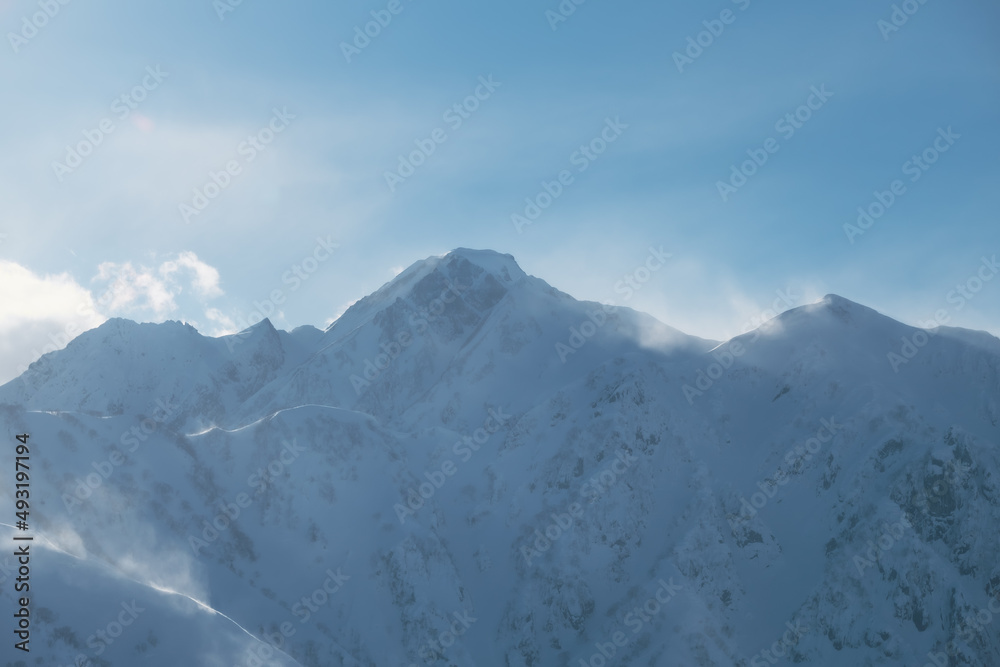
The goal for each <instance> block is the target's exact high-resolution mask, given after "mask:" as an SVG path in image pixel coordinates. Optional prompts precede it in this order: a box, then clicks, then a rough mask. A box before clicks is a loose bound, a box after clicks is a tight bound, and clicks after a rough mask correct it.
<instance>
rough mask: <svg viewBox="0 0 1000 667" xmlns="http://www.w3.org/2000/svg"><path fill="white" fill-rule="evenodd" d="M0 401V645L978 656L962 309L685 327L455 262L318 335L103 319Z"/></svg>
mask: <svg viewBox="0 0 1000 667" xmlns="http://www.w3.org/2000/svg"><path fill="white" fill-rule="evenodd" d="M893 355H895V356H893ZM0 415H2V420H3V424H4V426H5V436H4V437H6V438H7V441H8V443H9V446H8V447H5V448H4V451H7V452H8V454H9V455H8V457H7V459H8V460H7V461H6V462H4V463H3V464H2V468H3V469H4V470H7V471H8V472H7V473H5V474H7V475H8V477H9V478H11V479H12V478H13V465H14V463H13V454H12V453H11V452H13V447H14V445H15V444H16V441H15V439H14V438H15V435H17V434H20V433H28V434H30V439H29V443H30V445H31V465H32V475H31V485H32V486H31V494H32V501H31V502H32V521H33V525H34V527H35V535H36V540H35V543H34V546H33V547H32V549H33V551H32V553H33V558H32V564H31V567H32V569H31V595H32V606H31V613H32V635H31V637H32V639H31V653H30V654H27V653H22V652H20V651H17V650H15V649H14V648H13V643H14V642H13V640H12V639H11V637H12V634H11V633H10V631H9V630H8V626H9V627H10V628H12V627H13V624H12V623H11V622H10V619H12V618H13V613H14V612H15V610H16V607H15V603H14V600H13V597H14V589H13V581H14V577H16V563H15V559H14V557H13V555H11V556H8V557H7V558H6V560H5V559H4V557H3V556H0V579H2V582H0V591H2V595H3V597H2V598H0V599H2V605H3V611H2V614H0V615H2V616H3V617H4V618H7V619H8V621H7V622H5V624H6V625H2V626H0V627H2V629H3V634H4V636H6V637H7V639H5V640H4V643H3V645H2V647H0V656H2V658H3V659H2V660H0V664H5V665H21V664H23V665H90V664H93V665H125V666H132V665H205V666H216V665H218V666H225V667H230V666H233V665H245V666H247V667H250V666H257V665H282V666H296V665H298V666H316V665H321V666H324V667H325V666H327V665H366V666H367V665H377V666H378V667H385V666H403V667H406V666H409V665H456V666H458V665H461V666H465V665H470V666H471V665H480V666H484V667H485V666H494V665H495V666H503V667H528V666H534V667H543V666H544V667H547V666H549V665H553V666H559V665H567V666H572V667H579V666H580V665H590V666H592V667H600V666H601V665H608V666H610V665H657V666H660V665H663V666H674V665H677V666H685V667H687V666H692V665H706V666H707V665H713V666H714V665H719V666H722V665H725V666H728V665H739V666H741V667H758V666H759V665H769V664H780V663H782V662H788V663H793V662H804V663H806V664H811V665H914V666H916V667H922V666H923V665H925V664H932V665H935V664H936V665H939V666H944V665H976V666H988V665H997V664H1000V563H998V562H997V554H998V553H1000V548H998V547H1000V545H998V541H1000V530H998V528H1000V453H998V449H997V444H996V443H997V442H998V441H1000V340H997V339H996V338H994V337H992V336H989V335H988V334H984V333H982V332H971V331H966V330H961V329H952V328H939V329H934V330H931V331H929V332H925V331H922V330H918V329H914V328H912V327H909V326H906V325H904V324H901V323H899V322H896V321H894V320H892V319H890V318H888V317H885V316H883V315H881V314H879V313H877V312H875V311H873V310H870V309H868V308H866V307H864V306H861V305H858V304H855V303H852V302H850V301H847V300H845V299H842V298H840V297H837V296H832V295H831V296H827V297H825V298H824V299H823V300H821V301H819V302H818V303H815V304H812V305H808V306H804V307H800V308H796V309H793V310H790V311H787V312H785V313H783V314H782V315H780V316H778V317H777V318H775V319H773V320H771V321H770V322H768V323H766V324H765V325H763V326H762V327H761V328H759V329H757V330H754V331H751V332H749V333H747V334H744V335H742V336H739V337H737V338H734V339H732V340H730V341H725V342H721V343H719V342H716V341H707V340H703V339H699V338H696V337H692V336H687V335H685V334H683V333H681V332H679V331H677V330H675V329H672V328H670V327H668V326H666V325H664V324H662V323H660V322H658V321H656V320H655V319H654V318H652V317H649V316H647V315H644V314H642V313H638V312H636V311H633V310H631V309H628V308H616V307H610V306H601V305H599V304H595V303H586V302H580V301H577V300H574V299H573V298H571V297H570V296H568V295H566V294H564V293H562V292H559V291H558V290H556V289H554V288H552V287H550V286H549V285H547V284H546V283H545V282H543V281H541V280H539V279H537V278H533V277H531V276H527V275H525V274H524V272H523V271H522V270H521V269H520V268H519V267H518V266H517V264H516V262H515V261H514V260H513V258H511V257H510V256H508V255H501V254H498V253H494V252H491V251H472V250H465V249H460V250H456V251H453V252H452V253H449V254H448V255H446V256H444V257H435V258H430V259H427V260H424V261H421V262H417V263H416V264H414V265H413V266H411V267H410V268H409V269H407V270H406V271H404V272H403V273H401V274H400V275H399V276H397V277H396V278H395V279H394V280H393V281H392V282H390V283H388V284H387V285H385V286H384V287H382V288H381V289H380V290H378V291H377V292H375V293H374V294H372V295H370V296H368V297H366V298H365V299H362V300H361V301H359V302H358V303H356V304H355V305H354V306H353V307H351V308H350V309H349V310H348V311H347V312H346V313H345V314H344V315H343V316H341V317H340V318H339V319H338V320H337V321H336V322H334V324H333V325H332V326H330V327H329V328H328V329H327V330H326V331H321V330H319V329H315V328H312V327H302V328H299V329H296V330H294V331H292V332H283V331H277V330H275V329H274V327H273V326H272V325H271V323H270V322H269V321H266V320H265V321H263V322H261V323H259V324H257V325H256V326H254V327H252V328H251V329H249V330H247V331H245V332H243V333H241V334H237V335H234V336H229V337H224V338H218V339H213V338H207V337H204V336H202V335H200V334H199V333H198V332H197V331H196V330H194V329H193V328H192V327H190V326H186V325H182V324H179V323H175V322H168V323H165V324H159V325H153V324H135V323H133V322H129V321H125V320H112V321H109V322H107V323H106V324H104V325H103V326H101V327H99V328H97V329H94V330H92V331H89V332H87V333H84V334H83V335H81V336H79V337H78V338H77V339H76V340H74V341H73V342H72V343H70V344H69V346H68V347H67V348H66V349H64V350H62V351H59V352H54V353H52V354H48V355H46V356H45V357H43V358H42V359H41V360H39V361H38V362H36V363H35V364H33V365H32V366H31V367H30V368H29V369H28V371H27V372H26V373H25V374H24V375H23V376H22V377H20V378H18V379H16V380H14V381H12V382H10V383H8V384H6V385H4V386H3V387H0ZM0 489H2V492H0V493H2V495H0V521H2V522H3V523H4V524H5V525H0V540H2V541H3V543H4V544H8V545H10V544H14V542H13V541H12V539H11V538H12V536H13V533H15V532H19V531H16V530H15V529H14V528H12V527H11V526H7V525H6V524H7V523H8V522H9V523H13V522H14V516H15V515H14V512H15V507H14V502H15V500H14V493H13V486H12V484H9V483H6V482H5V483H4V484H3V485H2V486H0ZM7 517H9V521H8V518H7ZM8 552H10V553H11V554H12V553H13V550H12V549H7V548H4V550H3V553H8Z"/></svg>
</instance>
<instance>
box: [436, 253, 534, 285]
mask: <svg viewBox="0 0 1000 667" xmlns="http://www.w3.org/2000/svg"><path fill="white" fill-rule="evenodd" d="M441 259H442V260H443V261H444V262H445V264H446V265H448V264H452V263H455V262H457V261H459V260H464V261H466V262H469V263H470V264H473V265H475V266H478V267H479V268H481V269H483V270H484V271H487V272H488V273H491V274H492V275H493V276H494V277H496V278H498V279H500V280H501V282H505V283H513V282H517V281H518V280H519V279H521V278H524V277H525V275H526V274H525V273H524V271H522V270H521V267H520V266H518V265H517V261H515V260H514V257H513V256H512V255H509V254H506V253H499V252H497V251H495V250H473V249H470V248H455V249H454V250H452V251H451V252H449V253H448V254H447V255H445V256H444V257H442V258H441Z"/></svg>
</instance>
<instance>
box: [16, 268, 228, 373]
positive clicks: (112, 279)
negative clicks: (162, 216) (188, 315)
mask: <svg viewBox="0 0 1000 667" xmlns="http://www.w3.org/2000/svg"><path fill="white" fill-rule="evenodd" d="M91 283H92V285H93V289H92V290H91V289H88V288H86V287H84V286H83V285H80V284H79V283H77V282H76V281H75V280H74V279H73V277H72V276H70V275H69V274H68V273H61V274H57V275H39V274H36V273H34V272H33V271H31V270H30V269H28V268H26V267H24V266H21V265H20V264H17V263H15V262H10V261H0V382H7V381H8V380H11V379H13V378H15V377H17V376H18V375H20V374H21V373H23V372H24V371H25V370H26V369H27V367H28V365H29V364H31V363H32V362H34V361H36V360H37V359H38V358H39V357H41V356H42V355H43V354H46V353H48V352H53V351H55V350H61V349H62V348H64V347H66V345H67V344H68V343H69V342H70V341H71V340H73V339H74V338H76V337H77V336H78V335H80V334H81V333H83V332H84V331H88V330H90V329H93V328H95V327H97V326H100V325H101V324H103V323H104V322H105V321H106V320H107V319H108V318H109V317H113V316H121V317H129V318H131V319H135V320H147V321H148V320H153V321H162V320H163V319H166V318H167V317H168V316H170V315H172V314H174V313H177V312H178V311H180V312H182V313H183V312H186V311H189V310H192V309H199V310H204V312H205V315H206V317H208V319H209V320H210V321H212V322H213V323H214V324H216V329H217V330H218V331H217V332H215V333H216V335H221V333H228V332H231V331H232V330H234V329H235V326H234V325H233V323H232V321H231V320H230V319H229V318H227V317H226V316H225V315H223V314H222V312H221V311H219V310H218V309H216V308H210V307H208V306H207V304H206V303H205V302H206V301H208V300H210V299H214V298H217V297H219V296H222V295H223V291H222V288H221V287H220V286H219V283H220V278H219V272H218V271H217V270H216V269H215V268H214V267H212V266H210V265H208V264H206V263H205V262H203V261H201V260H200V259H198V256H197V255H195V254H194V253H193V252H182V253H180V254H179V255H178V256H177V257H176V258H172V259H168V260H165V261H163V262H161V263H160V264H159V265H158V266H157V267H155V268H149V267H146V266H143V265H136V264H133V263H132V262H124V263H121V264H116V263H114V262H103V263H102V264H101V265H100V266H98V268H97V274H96V275H95V276H94V278H93V279H92V280H91ZM189 288H190V289H189ZM185 290H187V291H189V292H190V293H192V294H193V295H194V296H195V297H196V299H195V300H194V302H191V301H190V300H189V301H187V302H184V303H182V304H181V305H178V301H177V300H178V297H179V296H180V295H181V294H183V293H184V292H185ZM178 319H184V318H178Z"/></svg>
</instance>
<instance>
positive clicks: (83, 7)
mask: <svg viewBox="0 0 1000 667" xmlns="http://www.w3.org/2000/svg"><path fill="white" fill-rule="evenodd" d="M577 1H579V0H577ZM236 2H237V0H217V1H215V2H213V1H212V0H172V1H171V2H162V3H131V2H124V1H123V0H118V1H114V2H113V1H108V0H16V1H15V0H0V29H2V32H3V33H4V40H3V44H0V86H2V88H0V90H2V91H3V100H4V103H3V105H2V106H0V127H2V132H3V137H4V140H3V144H2V145H3V151H2V152H0V203H2V206H0V234H2V236H0V311H2V312H0V381H4V380H7V379H9V378H10V377H13V376H14V375H15V373H16V371H17V369H18V368H20V367H22V366H23V365H24V364H26V363H28V362H30V361H32V360H33V359H34V358H37V356H38V355H39V354H40V353H41V351H42V349H43V348H44V347H45V346H46V345H52V346H55V345H57V344H58V345H60V346H61V344H62V343H64V342H65V339H66V337H67V336H66V335H65V334H66V332H67V331H68V332H70V333H71V334H75V333H77V332H78V330H82V329H86V328H90V327H93V326H96V325H97V324H99V323H100V322H102V321H103V320H104V319H105V318H107V317H109V316H124V317H129V318H132V319H136V320H140V321H163V320H167V319H173V320H184V321H187V322H190V323H192V324H193V325H195V326H196V327H197V328H198V329H199V330H200V331H202V332H204V333H207V334H212V335H217V334H220V333H222V332H226V331H232V330H234V329H238V328H240V324H241V322H244V321H246V318H247V317H248V316H249V315H250V314H251V312H252V311H253V310H254V309H255V302H259V303H261V304H262V305H263V306H264V309H265V310H266V309H267V307H268V306H267V304H264V303H263V302H264V301H266V300H269V299H271V298H272V295H278V296H279V297H280V298H279V299H278V300H279V301H281V302H282V303H281V304H280V305H278V306H277V307H276V308H275V311H276V312H275V313H274V314H273V316H272V318H271V319H272V321H273V322H274V323H275V325H276V326H278V327H279V328H292V327H295V326H299V325H302V324H314V325H316V326H320V327H322V326H324V325H326V324H328V323H329V322H330V321H331V320H332V318H334V317H335V316H336V315H338V314H339V313H340V312H342V311H343V309H344V308H345V307H346V306H347V305H348V304H349V303H351V302H352V301H354V300H356V299H358V298H360V297H361V296H364V295H365V294H367V293H369V292H371V291H373V290H374V289H376V288H378V287H379V286H380V285H381V284H382V283H384V282H385V281H387V280H389V279H391V278H392V277H393V275H395V274H396V273H398V272H399V271H400V270H401V269H402V268H403V267H405V266H408V265H409V264H411V263H412V262H414V261H416V260H419V259H422V258H424V257H427V256H429V255H434V254H441V253H444V252H446V251H448V250H450V249H452V248H455V247H472V248H492V249H495V250H499V251H501V252H507V253H510V254H512V255H514V257H515V258H516V259H517V260H518V262H519V263H520V264H521V266H522V267H523V268H524V269H525V271H527V272H528V273H531V274H534V275H537V276H539V277H541V278H543V279H545V280H547V281H548V282H549V283H551V284H552V285H554V286H556V287H558V288H559V289H561V290H563V291H566V292H569V293H570V294H572V295H574V296H576V297H578V298H586V299H593V300H597V301H603V302H608V303H615V304H617V305H629V306H632V307H635V308H637V309H640V310H645V311H647V312H650V313H652V314H653V315H655V316H656V317H658V318H659V319H661V320H663V321H664V322H666V323H668V324H671V325H673V326H675V327H677V328H680V329H682V330H684V331H686V332H689V333H693V334H698V335H702V336H705V337H711V338H720V339H721V338H725V337H728V336H730V335H733V334H735V333H738V332H739V331H740V330H741V329H742V328H743V326H744V324H745V323H746V322H748V321H750V320H751V319H752V318H754V317H755V316H758V315H759V314H760V313H761V312H762V311H763V310H764V309H766V308H768V307H770V305H771V304H772V303H773V302H775V300H776V299H778V298H779V297H778V296H777V294H776V291H777V290H782V291H783V292H784V297H785V298H784V300H780V301H779V305H780V306H781V307H782V308H784V307H787V305H786V304H788V303H794V304H798V303H805V302H808V301H812V300H815V299H817V298H819V297H820V296H822V295H823V294H825V293H828V292H834V293H837V294H840V295H842V296H845V297H847V298H849V299H853V300H855V301H859V302H861V303H864V304H866V305H870V306H872V307H875V308H877V309H879V310H881V311H882V312H885V313H886V314H889V315H891V316H893V317H896V318H897V319H901V320H903V321H907V322H910V323H922V322H925V321H926V320H928V318H930V317H932V316H933V315H934V313H935V312H936V311H939V310H942V309H943V310H946V311H947V313H948V317H949V323H951V324H955V325H958V326H966V327H970V328H977V329H985V330H988V331H991V332H992V333H994V334H1000V307H998V306H1000V280H990V281H986V282H982V283H980V282H978V280H982V278H978V279H977V277H976V276H977V274H978V275H979V276H982V277H986V276H988V277H989V278H993V277H994V276H993V273H991V272H995V269H991V268H988V267H989V265H988V263H987V264H983V258H984V257H985V258H986V259H987V260H990V259H991V258H992V257H994V256H995V255H996V254H997V253H1000V232H998V225H997V217H996V213H995V209H996V198H997V194H998V193H1000V188H998V187H997V180H998V175H1000V167H998V165H997V156H998V155H1000V132H998V129H997V127H998V123H997V121H998V120H1000V119H998V113H997V109H998V108H1000V104H998V103H1000V95H998V83H1000V68H998V64H1000V37H998V35H1000V30H998V29H1000V6H998V5H997V3H996V2H992V1H987V0H949V1H948V2H945V1H944V0H926V1H924V2H923V3H922V4H921V2H919V1H918V0H908V1H907V2H903V3H896V5H895V7H896V8H895V9H894V4H893V3H892V2H871V0H865V1H861V0H846V1H844V2H837V3H832V2H831V3H800V2H791V1H788V0H786V1H784V2H780V1H779V2H774V1H772V2H761V1H759V0H739V1H738V2H733V1H730V0H716V1H715V2H708V3H705V2H698V3H694V2H685V3H654V2H645V1H636V2H610V1H607V0H604V1H601V0H588V1H586V2H583V3H582V4H579V5H577V4H575V2H573V1H572V0H564V1H563V2H562V3H561V4H560V2H559V1H558V0H548V1H546V0H542V1H538V2H525V1H522V0H507V1H506V2H490V3H474V2H456V1H454V0H438V1H437V2H427V1H425V0H394V1H392V2H390V1H389V0H385V1H383V0H374V1H369V2H360V1H353V2H338V3H321V2H315V1H303V2H297V3H278V2H266V1H265V0H242V2H239V4H235V3H236ZM64 3H65V4H64ZM560 7H561V8H562V9H561V10H560ZM570 10H572V13H570ZM560 11H562V12H563V13H562V14H561V13H560ZM563 14H565V15H563ZM379 22H381V24H380V23H379ZM383 24H384V25H383ZM366 29H367V31H368V33H369V35H365V34H364V33H365V30H366ZM370 35H374V36H370ZM456 105H458V107H457V108H456ZM789 114H790V115H789ZM432 149H433V150H432ZM414 151H418V152H417V153H414ZM401 156H402V157H401ZM914 158H916V159H914ZM754 159H755V160H756V162H757V163H756V164H755V163H754V162H747V161H748V160H754ZM401 160H402V161H403V162H402V163H401ZM765 160H766V161H765ZM744 163H746V164H744ZM734 165H735V169H736V170H737V173H735V174H734V171H733V170H734ZM411 170H412V171H411ZM740 170H742V172H743V173H739V172H740ZM387 174H389V175H387ZM748 174H749V175H748ZM560 177H561V178H562V181H561V182H560ZM894 182H895V183H894ZM720 183H723V184H725V185H720ZM894 190H895V192H894ZM877 193H878V194H877ZM203 197H204V199H202V198H203ZM526 199H531V200H534V201H535V205H540V208H539V209H538V210H537V211H536V210H533V209H532V208H531V207H530V206H529V203H528V202H527V201H526ZM879 199H881V200H882V201H881V202H879ZM542 206H544V209H543V208H541V207H542ZM859 207H863V209H865V210H868V211H869V212H870V213H871V214H872V217H871V218H862V220H861V224H860V225H859V223H858V218H859V212H858V208H859ZM880 212H881V215H880ZM515 214H516V215H519V216H522V217H521V218H514V219H512V216H513V215H515ZM528 222H530V223H531V224H527V223H528ZM845 225H846V226H847V227H845ZM852 226H853V227H852ZM334 245H336V246H337V247H335V248H334V247H333V246H334ZM650 247H653V248H655V249H657V250H659V249H660V248H661V247H662V249H663V251H664V252H666V253H669V254H671V258H670V260H669V261H668V262H667V264H666V266H665V267H664V268H662V269H661V270H659V271H657V272H656V273H654V274H653V275H652V278H651V279H650V280H649V282H647V283H645V284H644V285H643V286H642V289H640V290H638V291H637V292H635V294H634V296H633V297H632V298H630V299H625V298H624V296H623V295H622V293H621V292H616V290H615V289H614V286H615V284H616V283H617V282H618V281H619V280H621V279H622V276H623V275H625V274H627V273H632V272H633V271H634V270H635V269H636V268H637V267H639V266H641V265H643V264H644V262H645V260H646V258H647V256H648V255H649V252H650V250H649V248H650ZM295 267H298V269H296V268H295ZM970 280H971V282H970ZM959 285H961V286H962V289H963V290H966V291H967V292H968V294H967V296H962V297H961V298H959V296H958V295H957V294H958V293H957V292H955V290H957V288H958V286H959ZM109 287H113V288H114V289H112V290H111V291H109ZM977 288H979V290H978V291H974V290H975V289H977ZM786 290H787V292H785V291H786ZM104 295H107V298H104V299H102V298H101V297H102V296H104Z"/></svg>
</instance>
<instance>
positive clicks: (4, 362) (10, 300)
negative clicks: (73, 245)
mask: <svg viewBox="0 0 1000 667" xmlns="http://www.w3.org/2000/svg"><path fill="white" fill-rule="evenodd" d="M106 319H107V318H106V317H105V316H104V315H102V314H100V313H99V312H98V309H97V306H96V304H95V300H94V298H93V296H92V295H91V293H90V292H89V291H88V290H87V289H86V288H85V287H83V286H81V285H79V284H77V282H76V281H75V280H73V278H72V277H71V276H70V275H69V274H66V273H61V274H58V275H38V274H36V273H34V272H32V271H30V270H29V269H27V268H25V267H23V266H21V265H20V264H16V263H15V262H10V261H0V382H6V381H7V380H10V379H12V378H14V377H16V376H17V375H19V374H20V373H21V372H23V371H24V369H25V368H27V366H28V364H30V363H31V362H33V361H35V360H36V359H38V357H40V356H41V355H43V354H45V353H46V352H51V351H53V350H58V349H62V348H63V347H65V346H66V344H67V343H68V342H69V341H70V340H72V339H73V338H75V337H76V336H78V335H79V334H80V333H82V332H84V331H87V330H88V329H93V328H94V327H96V326H99V325H100V324H102V323H103V322H104V321H105V320H106Z"/></svg>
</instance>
